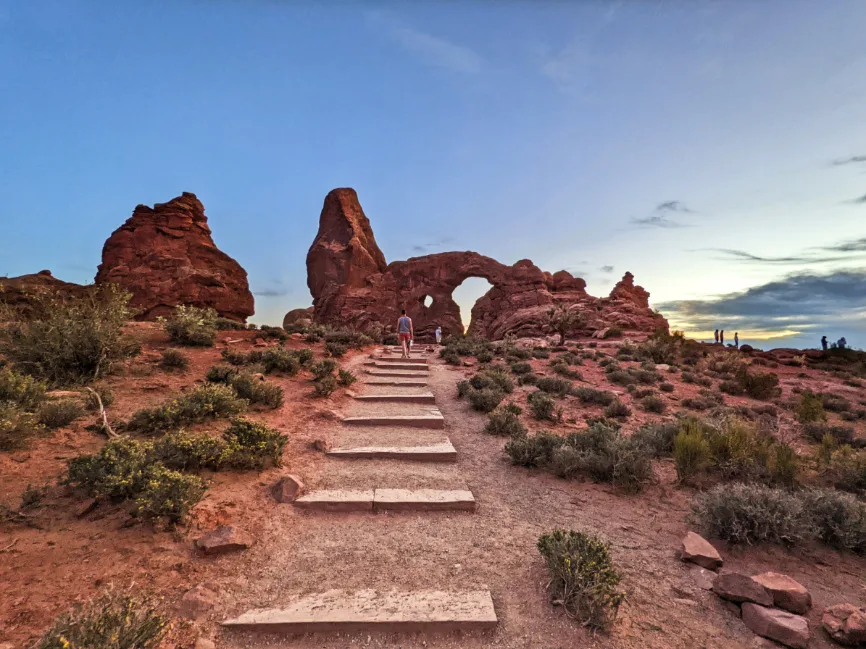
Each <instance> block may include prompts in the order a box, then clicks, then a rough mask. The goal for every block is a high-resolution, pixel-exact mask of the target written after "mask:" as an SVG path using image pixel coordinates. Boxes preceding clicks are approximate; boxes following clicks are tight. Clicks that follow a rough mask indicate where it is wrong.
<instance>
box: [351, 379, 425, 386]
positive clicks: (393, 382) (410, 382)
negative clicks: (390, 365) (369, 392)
mask: <svg viewBox="0 0 866 649" xmlns="http://www.w3.org/2000/svg"><path fill="white" fill-rule="evenodd" d="M363 383H364V385H387V386H392V387H406V388H420V387H423V386H425V385H427V381H426V380H424V379H413V378H408V379H402V380H401V379H398V378H391V379H388V378H385V379H368V380H366V381H364V382H363Z"/></svg>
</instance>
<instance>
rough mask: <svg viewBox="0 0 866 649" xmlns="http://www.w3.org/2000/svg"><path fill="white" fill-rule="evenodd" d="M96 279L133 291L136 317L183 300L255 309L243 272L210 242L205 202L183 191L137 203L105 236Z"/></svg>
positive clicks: (226, 309)
mask: <svg viewBox="0 0 866 649" xmlns="http://www.w3.org/2000/svg"><path fill="white" fill-rule="evenodd" d="M95 281H96V283H97V284H103V283H106V282H111V283H114V284H118V285H120V286H122V287H123V288H125V289H126V290H128V291H129V292H130V293H132V300H131V302H130V304H131V306H132V307H133V308H136V309H138V310H139V314H138V316H137V319H139V320H153V319H155V318H156V317H158V316H165V315H168V314H170V313H171V312H172V310H173V309H174V307H176V306H178V305H181V304H187V305H193V306H197V307H213V308H214V309H216V311H217V313H219V314H220V315H221V316H223V317H225V318H230V319H232V320H238V321H244V320H246V318H248V317H249V316H251V315H252V314H253V313H254V309H253V295H252V293H251V292H250V288H249V284H248V283H247V273H246V271H245V270H244V269H243V268H242V267H241V266H240V264H238V263H237V262H236V261H235V260H234V259H232V258H231V257H229V256H228V255H227V254H225V253H224V252H222V251H221V250H220V249H219V248H217V247H216V245H215V244H214V242H213V239H212V238H211V231H210V228H209V227H208V223H207V217H206V216H205V213H204V206H203V205H202V204H201V201H199V200H198V198H196V196H195V194H190V193H188V192H184V193H183V195H182V196H179V197H177V198H174V199H172V200H170V201H169V202H168V203H157V204H155V205H154V206H153V208H150V207H147V206H146V205H139V206H138V207H136V208H135V210H134V211H133V213H132V216H131V217H130V218H129V219H128V220H127V221H126V223H124V224H123V225H122V226H120V227H119V228H118V229H117V230H115V231H114V233H112V235H111V236H110V237H109V238H108V240H107V241H106V242H105V245H104V246H103V248H102V263H101V264H100V265H99V268H98V269H97V272H96V279H95Z"/></svg>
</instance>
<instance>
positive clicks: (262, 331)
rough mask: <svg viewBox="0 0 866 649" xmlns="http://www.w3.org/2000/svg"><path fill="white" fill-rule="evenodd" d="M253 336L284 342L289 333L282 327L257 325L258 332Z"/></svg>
mask: <svg viewBox="0 0 866 649" xmlns="http://www.w3.org/2000/svg"><path fill="white" fill-rule="evenodd" d="M255 338H262V339H265V340H278V341H280V342H285V341H287V340H288V339H289V334H288V333H286V330H285V329H283V328H282V327H274V326H271V325H262V326H261V327H259V330H258V332H257V333H256V334H255Z"/></svg>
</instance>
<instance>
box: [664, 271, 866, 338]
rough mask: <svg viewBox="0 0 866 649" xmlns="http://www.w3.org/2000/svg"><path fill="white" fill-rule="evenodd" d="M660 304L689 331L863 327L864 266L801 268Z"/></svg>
mask: <svg viewBox="0 0 866 649" xmlns="http://www.w3.org/2000/svg"><path fill="white" fill-rule="evenodd" d="M657 306H658V308H659V309H660V310H661V311H662V312H663V313H664V314H665V315H666V316H667V317H668V318H669V319H670V320H671V321H672V323H675V326H677V327H682V328H684V329H685V330H686V331H712V330H713V329H714V328H717V327H720V326H721V327H723V328H725V329H735V328H736V329H740V330H750V331H753V332H764V333H765V334H768V335H769V334H772V332H777V333H778V332H786V333H787V334H788V335H793V334H796V333H801V332H804V331H809V330H812V329H815V328H816V327H826V328H835V329H837V330H838V329H840V328H852V329H859V330H861V332H863V331H864V330H866V327H864V322H866V321H864V319H863V318H864V315H866V270H864V269H849V270H841V271H838V272H835V273H829V274H815V273H798V274H793V275H789V276H787V277H785V278H782V279H780V280H777V281H774V282H769V283H767V284H763V285H761V286H756V287H753V288H750V289H748V290H746V291H742V292H738V293H729V294H726V295H721V296H719V297H717V298H712V299H706V300H679V301H672V302H666V303H663V304H659V305H657ZM858 323H859V324H858Z"/></svg>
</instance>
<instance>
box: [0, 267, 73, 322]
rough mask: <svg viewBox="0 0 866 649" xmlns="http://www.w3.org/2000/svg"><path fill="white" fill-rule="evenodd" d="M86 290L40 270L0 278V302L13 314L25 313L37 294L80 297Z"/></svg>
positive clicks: (49, 272)
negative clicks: (45, 293) (48, 293)
mask: <svg viewBox="0 0 866 649" xmlns="http://www.w3.org/2000/svg"><path fill="white" fill-rule="evenodd" d="M86 290H87V288H86V287H85V286H82V285H81V284H73V283H71V282H64V281H63V280H59V279H57V278H56V277H54V276H53V275H52V274H51V271H50V270H41V271H39V272H38V273H33V274H30V275H20V276H19V277H0V302H2V303H4V304H6V306H8V307H10V308H11V309H12V311H13V312H15V313H26V312H27V311H28V310H29V309H30V308H31V307H32V305H33V296H34V295H36V294H38V293H44V292H50V293H57V294H59V295H62V296H64V297H73V298H74V297H81V296H83V295H84V294H85V292H86Z"/></svg>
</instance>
